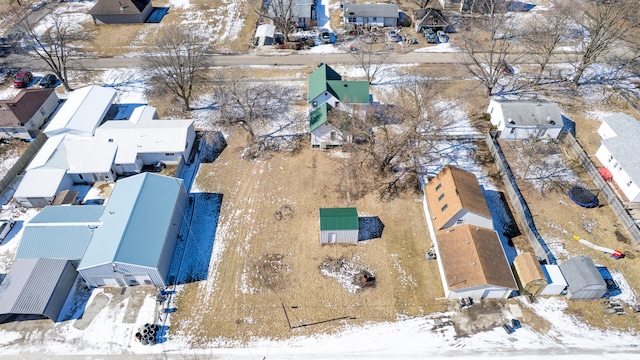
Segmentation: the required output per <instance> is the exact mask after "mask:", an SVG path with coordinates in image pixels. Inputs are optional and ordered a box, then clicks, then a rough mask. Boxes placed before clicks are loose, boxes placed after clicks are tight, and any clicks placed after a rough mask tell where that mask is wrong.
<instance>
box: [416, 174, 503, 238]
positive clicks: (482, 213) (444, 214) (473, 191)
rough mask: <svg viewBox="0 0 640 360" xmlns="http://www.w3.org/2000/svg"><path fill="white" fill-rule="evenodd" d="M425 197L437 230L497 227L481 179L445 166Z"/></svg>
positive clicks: (425, 190) (430, 182)
mask: <svg viewBox="0 0 640 360" xmlns="http://www.w3.org/2000/svg"><path fill="white" fill-rule="evenodd" d="M424 194H425V197H426V202H427V204H428V206H429V213H430V215H431V222H432V223H433V227H434V229H435V230H436V231H438V230H441V229H446V228H449V227H452V226H455V225H462V224H472V225H477V226H481V227H485V228H488V229H492V228H493V220H492V219H491V213H490V212H489V207H488V206H487V202H486V201H485V199H484V195H483V194H482V189H481V188H480V184H479V183H478V179H477V178H476V176H475V175H473V174H472V173H470V172H468V171H465V170H462V169H460V168H457V167H455V166H452V165H447V166H445V167H444V168H443V169H442V170H441V171H440V172H439V173H438V174H437V175H436V176H435V177H434V178H433V179H431V180H430V181H429V182H428V183H427V185H425V187H424Z"/></svg>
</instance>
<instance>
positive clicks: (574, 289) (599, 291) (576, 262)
mask: <svg viewBox="0 0 640 360" xmlns="http://www.w3.org/2000/svg"><path fill="white" fill-rule="evenodd" d="M560 270H561V271H562V275H564V278H565V280H566V281H567V297H568V298H569V299H572V300H579V299H600V298H601V297H602V295H604V294H605V293H606V292H607V283H606V282H605V281H604V279H603V278H602V275H600V272H599V271H598V268H597V267H596V266H595V265H594V264H593V260H591V259H590V258H588V257H586V256H578V257H574V258H571V259H569V260H567V261H566V262H564V263H562V264H560Z"/></svg>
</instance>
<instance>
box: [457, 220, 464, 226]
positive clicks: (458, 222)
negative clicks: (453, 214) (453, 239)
mask: <svg viewBox="0 0 640 360" xmlns="http://www.w3.org/2000/svg"><path fill="white" fill-rule="evenodd" d="M461 224H464V219H458V220H456V225H461Z"/></svg>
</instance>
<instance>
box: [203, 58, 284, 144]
mask: <svg viewBox="0 0 640 360" xmlns="http://www.w3.org/2000/svg"><path fill="white" fill-rule="evenodd" d="M216 79H217V81H218V83H217V85H216V87H215V89H214V92H215V96H216V101H217V106H218V108H219V109H220V112H221V120H222V122H223V123H225V124H227V125H237V126H240V127H241V128H243V129H244V130H246V131H247V132H248V133H249V136H250V137H251V142H252V143H257V142H258V141H260V139H261V136H260V132H261V130H264V128H266V127H269V125H272V124H275V123H276V122H277V120H278V118H280V117H282V116H283V114H284V113H286V112H287V111H288V110H289V106H290V104H291V101H292V100H291V96H290V92H289V91H287V89H285V88H283V87H282V86H279V85H277V84H274V83H273V82H265V81H259V80H256V79H255V78H253V77H250V76H249V74H247V73H246V72H244V71H233V72H229V71H223V70H220V71H219V72H218V74H217V75H216Z"/></svg>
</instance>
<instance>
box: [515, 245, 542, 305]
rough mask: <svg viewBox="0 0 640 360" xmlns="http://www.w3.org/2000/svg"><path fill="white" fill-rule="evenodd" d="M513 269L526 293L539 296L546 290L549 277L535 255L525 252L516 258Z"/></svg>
mask: <svg viewBox="0 0 640 360" xmlns="http://www.w3.org/2000/svg"><path fill="white" fill-rule="evenodd" d="M513 269H514V270H515V273H516V277H517V279H518V282H519V283H520V287H521V288H522V290H523V291H524V292H526V293H529V294H532V295H539V294H540V292H542V290H544V289H545V288H546V286H547V277H546V276H545V274H544V271H543V270H542V266H541V265H540V262H539V261H538V259H537V258H536V255H535V254H534V253H532V252H524V253H522V254H520V255H518V256H516V258H515V259H514V260H513Z"/></svg>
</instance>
